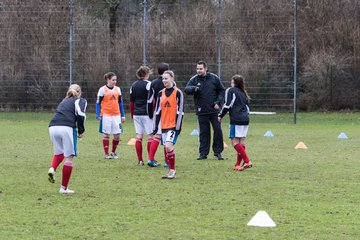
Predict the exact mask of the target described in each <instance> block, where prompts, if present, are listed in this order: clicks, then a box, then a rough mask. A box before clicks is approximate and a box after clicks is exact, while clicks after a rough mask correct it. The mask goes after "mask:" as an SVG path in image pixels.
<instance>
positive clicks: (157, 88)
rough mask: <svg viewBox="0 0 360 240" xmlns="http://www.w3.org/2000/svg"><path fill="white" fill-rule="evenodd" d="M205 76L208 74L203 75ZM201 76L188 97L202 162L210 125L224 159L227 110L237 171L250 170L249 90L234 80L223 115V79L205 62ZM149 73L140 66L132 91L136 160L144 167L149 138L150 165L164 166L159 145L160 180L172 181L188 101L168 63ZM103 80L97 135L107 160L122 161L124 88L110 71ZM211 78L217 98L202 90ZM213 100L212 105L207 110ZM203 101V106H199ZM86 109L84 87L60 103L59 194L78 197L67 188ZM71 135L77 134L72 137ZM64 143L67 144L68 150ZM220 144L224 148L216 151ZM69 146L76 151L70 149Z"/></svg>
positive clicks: (55, 124)
mask: <svg viewBox="0 0 360 240" xmlns="http://www.w3.org/2000/svg"><path fill="white" fill-rule="evenodd" d="M199 69H200V70H199ZM203 71H204V73H202V72H203ZM197 73H198V74H197V75H196V76H197V77H196V76H194V77H193V78H191V79H190V81H189V82H188V84H187V86H186V88H185V92H186V93H187V94H191V95H194V99H195V105H196V107H197V116H198V123H199V128H200V136H199V144H200V146H199V158H198V160H204V159H206V156H207V154H208V153H209V148H210V124H209V122H211V124H212V126H213V129H214V144H213V150H214V155H215V156H216V157H217V158H218V159H219V160H222V159H223V158H222V156H221V152H222V150H223V140H222V139H223V138H222V132H221V125H220V124H221V119H222V118H223V117H224V116H225V114H226V113H227V112H228V111H229V112H230V134H229V137H230V139H231V141H232V144H233V146H234V149H235V150H236V152H237V161H236V164H235V166H234V170H239V171H242V170H245V169H246V168H249V167H252V163H251V162H250V161H249V159H248V157H247V154H246V151H245V137H246V134H247V131H248V126H249V107H248V101H249V99H250V98H249V96H248V94H247V92H246V90H245V87H244V79H243V77H242V76H240V75H235V76H233V78H232V79H231V86H232V87H231V88H228V89H227V90H226V92H225V104H224V105H223V107H222V109H221V111H220V106H221V104H222V102H221V101H222V100H223V99H224V96H223V90H224V87H223V85H222V83H221V81H220V79H219V78H218V77H217V76H216V75H214V74H212V73H208V72H207V66H206V63H205V62H203V61H200V62H198V63H197ZM151 74H152V72H151V69H150V68H149V67H147V66H141V67H140V68H139V69H138V70H137V71H136V76H137V78H138V80H136V81H134V82H133V84H132V85H131V88H130V115H131V118H132V119H133V121H134V126H135V132H136V141H135V149H136V154H137V157H138V165H140V166H142V165H144V160H143V156H142V155H143V154H142V153H143V149H142V140H143V137H144V135H145V134H146V136H147V152H148V156H149V159H148V161H147V164H148V165H149V166H151V167H157V166H159V165H160V163H159V162H157V161H156V160H155V154H156V151H157V149H158V146H159V144H160V143H161V142H162V143H163V145H164V156H165V164H164V166H165V167H167V168H168V172H167V173H166V174H165V175H164V176H162V178H164V179H173V178H175V177H176V168H175V152H174V145H175V143H176V141H177V138H178V136H179V134H180V132H181V126H182V120H183V116H184V97H183V93H182V91H181V90H180V89H179V88H177V87H176V84H175V75H174V72H173V71H171V70H170V69H169V65H168V64H166V63H161V64H159V65H158V74H159V77H158V78H157V79H155V80H153V81H151V82H150V81H149V77H150V75H151ZM214 76H216V78H214ZM104 79H105V80H106V85H104V86H102V87H101V88H100V89H99V91H98V94H97V101H96V119H98V120H100V128H99V132H100V133H102V134H103V140H102V142H103V149H104V153H105V159H111V158H118V155H117V153H116V149H117V146H118V144H119V141H120V134H121V133H122V123H123V122H124V121H125V114H124V105H123V101H122V93H121V90H120V88H119V87H118V86H116V82H117V77H116V75H115V74H114V73H112V72H109V73H106V74H105V75H104ZM211 79H215V84H214V87H215V89H214V91H213V92H214V97H213V99H212V96H209V95H208V93H206V94H204V92H205V90H206V89H205V88H204V86H205V83H209V82H211ZM202 85H203V86H202ZM74 87H76V88H77V89H78V91H75V92H76V93H75V92H74V93H73V94H70V95H69V91H70V90H71V89H73V88H74ZM208 90H209V89H208ZM70 92H71V91H70ZM215 95H217V96H215ZM209 99H210V106H208V105H209V103H208V102H209V101H208V100H209ZM201 101H202V102H203V103H201ZM79 103H82V104H79ZM204 103H206V104H204ZM86 105H87V102H86V100H85V99H83V98H81V89H80V87H79V86H78V85H76V84H73V85H71V86H70V87H69V90H68V93H67V96H66V98H65V99H64V100H63V101H62V102H61V103H60V104H59V106H58V108H57V110H56V112H55V115H54V117H53V119H52V121H51V122H50V125H49V133H50V138H51V140H52V142H53V145H54V157H53V160H52V164H51V168H50V169H49V171H48V178H49V181H50V182H55V177H54V175H55V171H56V168H57V167H58V165H59V164H60V163H61V162H62V160H63V159H64V158H65V159H66V161H65V163H64V168H63V180H62V185H61V188H60V193H73V192H74V191H72V190H70V189H69V188H68V182H69V179H70V176H71V170H72V159H73V156H74V155H76V128H78V132H77V137H78V138H80V139H81V137H82V136H83V133H84V131H85V128H84V122H85V118H86V117H85V111H86ZM62 106H68V109H67V111H66V114H64V113H63V112H62V109H63V107H62ZM71 110H74V111H73V112H72V114H70V112H71ZM209 110H210V112H209ZM214 114H215V115H214ZM65 115H69V116H68V117H67V119H68V120H69V121H68V122H66V121H64V119H65V118H64V116H65ZM214 116H215V118H214ZM204 119H205V120H204ZM214 119H215V120H214ZM71 120H72V121H71ZM60 128H66V129H67V132H68V134H66V135H64V134H62V132H63V131H62V130H61V129H60ZM54 129H55V130H56V131H55V133H56V134H54ZM59 129H60V130H59ZM70 132H72V133H73V134H70ZM111 134H113V139H112V147H111V151H109V149H110V135H111ZM65 142H68V144H67V145H68V146H67V145H66V144H65ZM219 142H220V143H221V146H218V145H219ZM71 146H73V148H72V149H71ZM242 160H244V164H243V165H242V166H240V165H241V161H242Z"/></svg>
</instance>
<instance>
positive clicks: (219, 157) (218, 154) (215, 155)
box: [214, 153, 224, 160]
mask: <svg viewBox="0 0 360 240" xmlns="http://www.w3.org/2000/svg"><path fill="white" fill-rule="evenodd" d="M214 157H217V159H218V160H224V158H223V157H222V156H221V153H214Z"/></svg>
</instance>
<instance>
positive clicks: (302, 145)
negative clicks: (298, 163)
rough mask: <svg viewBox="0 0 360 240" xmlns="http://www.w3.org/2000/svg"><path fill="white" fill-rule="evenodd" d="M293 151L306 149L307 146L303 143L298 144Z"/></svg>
mask: <svg viewBox="0 0 360 240" xmlns="http://www.w3.org/2000/svg"><path fill="white" fill-rule="evenodd" d="M295 149H307V146H306V145H305V143H303V142H299V143H298V144H297V145H296V146H295Z"/></svg>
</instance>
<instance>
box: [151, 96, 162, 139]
mask: <svg viewBox="0 0 360 240" xmlns="http://www.w3.org/2000/svg"><path fill="white" fill-rule="evenodd" d="M160 102H161V94H160V93H159V94H158V97H157V99H156V105H155V112H154V113H155V116H154V117H155V124H154V131H153V135H155V134H156V133H157V131H158V130H159V129H158V126H159V123H160V119H161V104H160Z"/></svg>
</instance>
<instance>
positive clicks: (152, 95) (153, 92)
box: [147, 63, 169, 168]
mask: <svg viewBox="0 0 360 240" xmlns="http://www.w3.org/2000/svg"><path fill="white" fill-rule="evenodd" d="M166 70H169V64H167V63H160V64H159V65H158V68H157V71H158V74H159V77H158V78H156V79H154V80H152V81H151V84H150V90H149V93H148V102H147V107H148V109H147V112H148V115H149V117H150V118H151V119H153V125H154V124H155V121H156V120H155V118H154V117H153V116H154V109H155V104H156V99H157V97H158V93H159V92H160V91H161V90H162V89H164V88H165V86H164V83H163V81H162V74H163V73H164V72H165V71H166ZM160 142H161V126H160V122H159V126H158V132H157V133H156V134H155V135H154V137H153V141H152V142H151V145H150V151H149V161H148V164H149V163H150V165H151V166H157V165H158V163H157V161H156V160H155V154H156V151H157V149H158V146H159V144H160ZM164 156H165V164H164V167H166V168H167V167H168V165H167V163H166V150H165V147H164Z"/></svg>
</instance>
